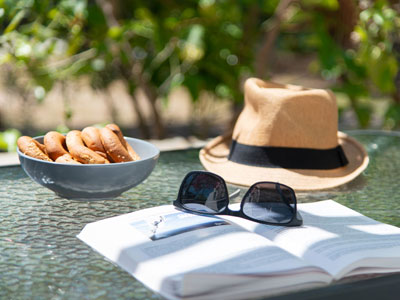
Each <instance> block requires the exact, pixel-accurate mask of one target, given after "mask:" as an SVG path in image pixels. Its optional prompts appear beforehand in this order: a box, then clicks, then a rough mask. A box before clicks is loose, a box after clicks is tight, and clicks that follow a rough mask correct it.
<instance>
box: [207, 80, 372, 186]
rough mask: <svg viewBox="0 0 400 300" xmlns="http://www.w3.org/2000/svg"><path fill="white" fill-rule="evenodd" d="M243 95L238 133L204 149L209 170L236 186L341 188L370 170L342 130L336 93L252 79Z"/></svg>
mask: <svg viewBox="0 0 400 300" xmlns="http://www.w3.org/2000/svg"><path fill="white" fill-rule="evenodd" d="M244 90H245V93H244V94H245V105H244V108H243V110H242V112H241V114H240V115H239V118H238V120H237V122H236V124H235V126H234V129H233V132H232V133H230V134H227V135H224V136H219V137H217V138H215V139H213V140H211V141H210V142H209V143H208V144H207V145H206V146H205V147H204V148H203V149H201V150H200V161H201V163H202V165H203V166H204V168H205V169H206V170H208V171H211V172H214V173H217V174H219V175H220V176H222V177H223V178H224V179H225V180H226V181H227V182H229V183H233V184H238V185H244V186H250V185H252V184H253V183H255V182H257V181H276V182H280V183H283V184H286V185H289V186H291V187H292V188H294V189H295V190H298V191H302V190H320V189H327V188H332V187H336V186H339V185H341V184H344V183H347V182H349V181H351V180H352V179H354V178H355V177H357V176H358V175H359V174H360V173H361V172H362V171H363V170H365V168H366V167H367V165H368V161H369V159H368V155H367V153H366V151H365V150H364V148H363V146H362V145H361V144H360V143H358V142H357V141H356V140H355V139H353V138H351V137H349V136H348V135H346V134H344V133H342V132H339V131H338V111H337V105H336V98H335V96H334V94H333V93H332V92H331V91H329V90H323V89H307V88H303V87H301V86H295V85H282V84H277V83H272V82H266V81H263V80H260V79H257V78H249V79H247V80H246V82H245V85H244Z"/></svg>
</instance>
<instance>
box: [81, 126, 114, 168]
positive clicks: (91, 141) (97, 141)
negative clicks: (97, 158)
mask: <svg viewBox="0 0 400 300" xmlns="http://www.w3.org/2000/svg"><path fill="white" fill-rule="evenodd" d="M81 136H82V140H83V142H84V143H85V145H86V147H88V148H89V149H90V150H93V151H94V152H96V153H97V154H100V155H101V156H103V157H104V158H107V159H108V160H110V157H107V154H106V150H105V149H104V146H103V143H102V142H101V138H100V131H99V129H98V128H96V127H91V126H89V127H86V128H84V129H83V130H82V134H81Z"/></svg>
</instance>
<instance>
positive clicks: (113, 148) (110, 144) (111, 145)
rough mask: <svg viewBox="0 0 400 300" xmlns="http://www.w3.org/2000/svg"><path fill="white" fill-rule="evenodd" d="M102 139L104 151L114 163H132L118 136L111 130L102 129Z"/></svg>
mask: <svg viewBox="0 0 400 300" xmlns="http://www.w3.org/2000/svg"><path fill="white" fill-rule="evenodd" d="M100 138H101V141H102V143H103V146H104V149H105V150H106V152H107V154H108V155H109V156H110V157H111V158H112V160H113V161H114V162H126V161H132V160H133V159H132V157H131V156H130V155H129V153H128V150H127V149H126V148H125V147H124V146H123V145H122V143H121V141H120V139H119V138H118V136H117V135H116V134H115V133H114V132H113V131H111V129H109V128H107V127H104V128H102V129H100Z"/></svg>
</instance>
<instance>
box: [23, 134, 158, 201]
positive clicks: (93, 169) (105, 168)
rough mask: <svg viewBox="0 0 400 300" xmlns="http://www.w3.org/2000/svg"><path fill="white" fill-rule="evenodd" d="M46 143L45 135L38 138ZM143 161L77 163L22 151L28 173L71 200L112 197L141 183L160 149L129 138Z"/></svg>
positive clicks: (152, 166)
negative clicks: (68, 162)
mask: <svg viewBox="0 0 400 300" xmlns="http://www.w3.org/2000/svg"><path fill="white" fill-rule="evenodd" d="M35 139H36V140H37V141H39V142H41V143H42V142H43V136H41V137H36V138H35ZM126 141H127V142H128V143H129V144H130V145H131V146H132V148H133V149H135V151H136V152H137V153H138V154H139V156H140V157H141V160H138V161H133V162H124V163H112V164H104V165H101V164H98V165H97V164H96V165H74V164H61V163H55V162H47V161H43V160H39V159H36V158H33V157H30V156H27V155H25V154H23V153H21V152H20V151H19V150H17V152H18V156H19V161H20V162H21V166H22V168H23V170H24V171H25V173H26V174H28V176H29V177H30V178H32V179H33V180H34V181H36V182H37V183H39V184H41V185H42V186H44V187H46V188H48V189H50V190H52V191H54V192H55V193H56V194H57V195H59V196H60V197H63V198H68V199H85V200H86V199H89V200H90V199H92V200H96V199H110V198H115V197H117V196H119V195H120V194H121V193H123V192H125V191H127V190H129V189H130V188H132V187H134V186H136V185H138V184H139V183H141V182H142V181H143V180H145V179H146V178H147V177H148V176H149V175H150V173H151V172H152V171H153V169H154V167H155V165H156V163H157V160H158V157H159V155H160V151H159V150H158V149H157V148H156V147H155V146H154V145H152V144H150V143H149V142H146V141H143V140H139V139H135V138H128V137H127V138H126Z"/></svg>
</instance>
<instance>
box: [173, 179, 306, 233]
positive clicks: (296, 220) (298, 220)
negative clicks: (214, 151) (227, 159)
mask: <svg viewBox="0 0 400 300" xmlns="http://www.w3.org/2000/svg"><path fill="white" fill-rule="evenodd" d="M193 174H205V175H209V176H211V177H214V178H215V179H217V180H219V181H221V182H222V183H223V187H224V190H225V192H226V197H227V204H226V207H225V209H224V210H223V211H221V212H215V213H213V212H210V213H208V212H204V213H203V212H199V211H195V210H191V209H189V208H187V207H185V206H184V204H182V201H181V195H182V192H183V183H184V182H185V181H186V179H187V178H188V177H189V176H191V175H193ZM262 183H268V184H278V186H283V187H285V188H287V189H288V190H290V191H291V192H292V193H293V196H294V200H295V201H294V213H293V216H292V218H291V219H290V221H289V222H287V223H274V222H266V221H261V220H257V219H254V218H251V217H249V216H247V215H246V214H245V213H244V212H243V207H244V203H245V201H243V200H244V199H245V198H246V197H247V196H248V194H249V193H250V192H251V190H252V189H253V188H254V187H255V186H256V185H258V184H262ZM229 202H230V199H229V193H228V188H227V186H226V182H225V180H224V179H223V178H222V177H221V176H219V175H217V174H214V173H211V172H208V171H191V172H189V173H187V174H186V176H185V177H184V178H183V180H182V183H181V186H180V187H179V192H178V197H177V199H176V200H174V201H173V204H174V206H175V207H177V208H179V209H181V210H184V211H187V212H191V213H194V214H199V215H214V216H215V215H227V216H234V217H240V218H244V219H247V220H250V221H254V222H257V223H261V224H266V225H274V226H288V227H292V226H301V225H303V219H302V217H301V215H300V214H299V212H298V211H297V198H296V194H295V192H294V190H293V189H292V188H291V187H289V186H287V185H285V184H282V183H278V182H272V181H259V182H256V183H254V184H253V185H252V186H250V187H249V189H248V190H247V192H246V194H245V195H244V196H243V197H242V201H241V203H240V210H231V209H230V208H229Z"/></svg>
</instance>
